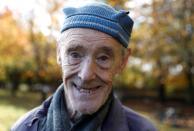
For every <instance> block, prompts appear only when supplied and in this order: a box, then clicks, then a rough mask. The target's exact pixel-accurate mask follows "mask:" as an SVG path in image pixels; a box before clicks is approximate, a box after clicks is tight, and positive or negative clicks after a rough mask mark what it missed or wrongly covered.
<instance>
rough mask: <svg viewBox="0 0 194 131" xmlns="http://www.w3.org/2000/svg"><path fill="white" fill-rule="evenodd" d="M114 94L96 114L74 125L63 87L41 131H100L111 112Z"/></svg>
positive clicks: (55, 98) (58, 91)
mask: <svg viewBox="0 0 194 131" xmlns="http://www.w3.org/2000/svg"><path fill="white" fill-rule="evenodd" d="M112 96H113V94H112V93H111V95H110V96H109V98H108V100H107V102H106V103H105V104H104V105H103V106H102V107H101V108H100V109H99V110H98V111H97V112H96V113H94V114H92V115H83V116H82V117H81V118H80V119H79V120H78V121H76V122H75V123H73V124H72V122H71V120H70V117H69V114H68V111H67V107H66V103H65V100H64V86H63V85H61V86H60V87H59V88H58V89H57V90H56V92H55V93H54V95H53V99H52V101H51V104H50V107H49V109H48V113H47V117H46V119H44V120H42V122H41V123H42V124H40V126H39V130H40V131H100V130H101V125H102V123H103V120H104V119H105V118H106V115H107V113H108V110H109V106H110V103H111V101H112Z"/></svg>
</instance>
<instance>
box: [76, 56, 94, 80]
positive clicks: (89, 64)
mask: <svg viewBox="0 0 194 131" xmlns="http://www.w3.org/2000/svg"><path fill="white" fill-rule="evenodd" d="M95 70H96V68H95V63H94V62H93V60H92V58H86V59H85V60H83V61H82V66H81V69H80V71H79V73H78V77H79V78H80V79H81V80H82V81H90V80H92V79H94V78H95V77H96V74H95Z"/></svg>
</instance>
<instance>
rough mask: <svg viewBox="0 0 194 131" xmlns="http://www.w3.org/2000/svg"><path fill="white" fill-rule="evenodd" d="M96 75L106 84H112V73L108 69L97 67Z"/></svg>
mask: <svg viewBox="0 0 194 131" xmlns="http://www.w3.org/2000/svg"><path fill="white" fill-rule="evenodd" d="M96 72H97V73H96V74H97V76H98V77H99V78H100V79H101V80H102V81H104V82H105V83H107V84H112V80H113V76H114V73H113V72H112V71H110V70H109V71H108V70H101V69H97V71H96Z"/></svg>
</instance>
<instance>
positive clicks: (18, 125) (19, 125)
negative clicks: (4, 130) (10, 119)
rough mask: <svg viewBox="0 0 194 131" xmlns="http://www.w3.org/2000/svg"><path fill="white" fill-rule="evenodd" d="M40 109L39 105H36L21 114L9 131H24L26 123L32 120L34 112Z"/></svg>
mask: <svg viewBox="0 0 194 131" xmlns="http://www.w3.org/2000/svg"><path fill="white" fill-rule="evenodd" d="M39 109H40V107H36V108H34V109H33V110H31V111H29V112H27V113H26V114H24V115H23V116H21V117H20V118H19V119H18V120H17V121H16V122H15V123H14V124H13V126H12V127H11V131H25V130H27V127H28V126H29V125H28V124H29V123H30V122H31V121H33V119H34V116H35V114H36V112H37V111H38V110H39Z"/></svg>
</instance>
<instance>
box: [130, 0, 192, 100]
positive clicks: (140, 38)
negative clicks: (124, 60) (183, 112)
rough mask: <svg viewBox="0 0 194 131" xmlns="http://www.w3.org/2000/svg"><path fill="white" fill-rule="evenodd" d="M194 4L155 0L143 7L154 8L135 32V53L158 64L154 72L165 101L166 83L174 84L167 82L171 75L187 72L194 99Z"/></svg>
mask: <svg viewBox="0 0 194 131" xmlns="http://www.w3.org/2000/svg"><path fill="white" fill-rule="evenodd" d="M193 5H194V3H193V1H192V0H188V1H184V0H180V1H177V0H174V1H170V0H157V1H156V0H155V1H152V4H150V5H143V6H142V8H141V10H142V11H144V9H143V8H146V9H147V10H150V13H148V14H147V15H144V16H142V17H144V21H142V23H141V24H139V25H138V28H137V30H135V31H134V38H133V43H134V44H136V46H134V47H133V49H134V56H135V57H137V58H141V60H142V62H143V63H147V62H149V61H151V63H152V65H154V66H153V70H152V71H153V76H155V77H156V78H157V83H158V85H157V87H158V96H159V98H160V100H161V101H163V100H164V99H165V96H166V95H165V90H166V89H167V88H166V87H165V86H167V87H168V86H169V85H170V84H172V83H168V84H169V85H167V80H168V78H169V76H171V77H172V76H174V77H175V78H177V80H178V77H177V75H178V74H179V75H181V74H182V75H184V74H185V75H186V78H187V81H188V83H187V84H186V85H185V86H188V96H189V98H188V100H189V101H190V102H191V101H194V97H193V96H194V95H193V73H192V68H193V62H194V59H193V58H194V42H193V40H194V39H193V23H194V19H193V18H194V12H193V11H194V10H193ZM181 78H184V77H181ZM175 83H176V81H175ZM171 87H172V86H171Z"/></svg>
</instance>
